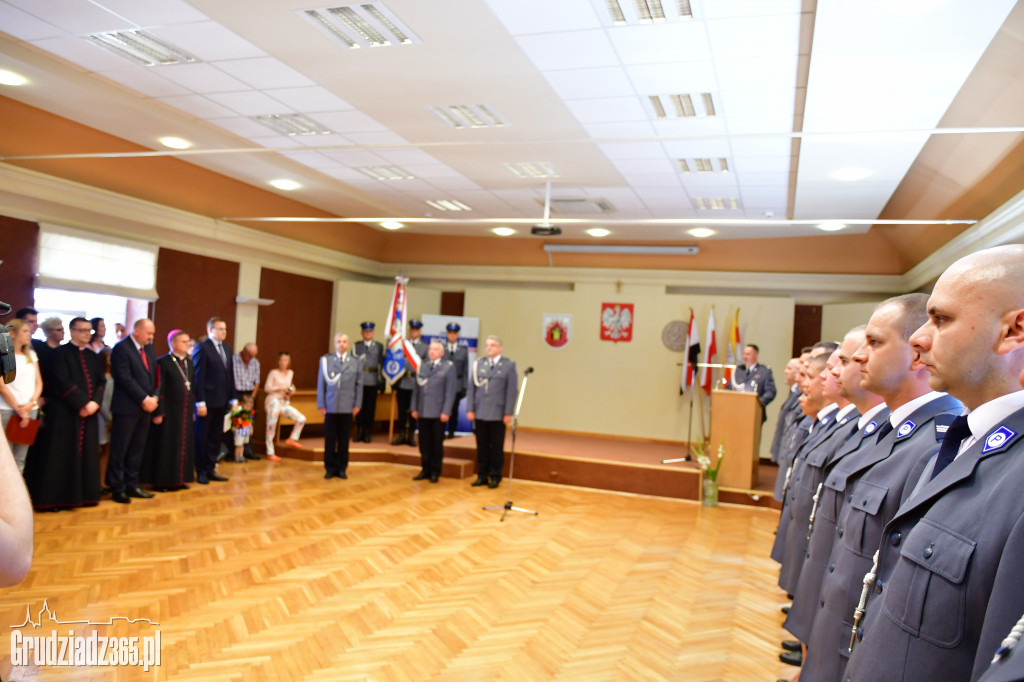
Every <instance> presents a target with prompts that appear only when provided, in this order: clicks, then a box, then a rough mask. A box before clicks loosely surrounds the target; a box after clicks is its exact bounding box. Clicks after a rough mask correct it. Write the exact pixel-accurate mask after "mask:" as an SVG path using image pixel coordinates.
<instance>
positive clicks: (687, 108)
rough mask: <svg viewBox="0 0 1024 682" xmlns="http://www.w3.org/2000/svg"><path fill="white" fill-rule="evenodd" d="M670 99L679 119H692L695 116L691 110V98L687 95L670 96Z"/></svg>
mask: <svg viewBox="0 0 1024 682" xmlns="http://www.w3.org/2000/svg"><path fill="white" fill-rule="evenodd" d="M671 99H672V106H673V107H674V108H675V110H676V116H678V117H679V118H692V117H694V116H696V115H697V112H696V111H695V110H694V108H693V98H692V97H690V96H689V95H672V98H671Z"/></svg>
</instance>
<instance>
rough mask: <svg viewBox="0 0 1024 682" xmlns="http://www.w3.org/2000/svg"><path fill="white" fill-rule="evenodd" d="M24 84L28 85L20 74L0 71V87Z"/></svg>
mask: <svg viewBox="0 0 1024 682" xmlns="http://www.w3.org/2000/svg"><path fill="white" fill-rule="evenodd" d="M25 83H28V79H27V78H25V77H24V76H22V75H21V74H20V73H14V72H13V71H8V70H7V69H0V85H24V84H25Z"/></svg>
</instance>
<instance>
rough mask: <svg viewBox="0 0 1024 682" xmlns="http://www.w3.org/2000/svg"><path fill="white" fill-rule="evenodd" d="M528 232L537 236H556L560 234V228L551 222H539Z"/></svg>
mask: <svg viewBox="0 0 1024 682" xmlns="http://www.w3.org/2000/svg"><path fill="white" fill-rule="evenodd" d="M530 233H531V234H535V235H537V236H538V237H556V236H558V235H560V234H562V228H560V227H559V226H558V225H552V224H551V223H540V224H538V225H534V226H533V227H531V228H530Z"/></svg>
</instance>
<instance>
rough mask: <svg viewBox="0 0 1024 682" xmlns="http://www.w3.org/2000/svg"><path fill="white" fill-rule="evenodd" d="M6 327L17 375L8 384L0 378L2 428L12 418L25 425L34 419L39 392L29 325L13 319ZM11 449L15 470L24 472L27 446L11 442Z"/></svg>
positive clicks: (36, 413)
mask: <svg viewBox="0 0 1024 682" xmlns="http://www.w3.org/2000/svg"><path fill="white" fill-rule="evenodd" d="M7 329H8V330H10V332H11V339H12V340H13V341H14V361H15V362H16V363H17V374H16V376H15V378H14V381H13V382H12V383H10V384H5V383H3V382H2V381H0V422H2V426H3V428H5V429H6V428H7V422H9V421H10V420H11V419H13V418H17V419H20V420H21V421H22V424H23V425H25V426H27V425H28V420H29V419H35V418H36V417H37V416H38V415H39V396H40V395H42V393H43V377H42V375H41V374H40V372H39V358H38V357H37V356H36V353H35V351H34V350H32V325H30V324H29V323H28V322H26V321H25V320H13V321H12V322H11V323H10V324H9V325H7ZM11 451H12V452H13V453H14V461H15V462H17V463H18V471H21V472H23V473H24V471H25V455H26V454H27V453H28V446H27V445H24V444H22V443H11Z"/></svg>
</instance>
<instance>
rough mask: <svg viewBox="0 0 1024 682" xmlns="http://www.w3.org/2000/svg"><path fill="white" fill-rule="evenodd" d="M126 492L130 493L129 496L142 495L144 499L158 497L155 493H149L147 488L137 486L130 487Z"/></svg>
mask: <svg viewBox="0 0 1024 682" xmlns="http://www.w3.org/2000/svg"><path fill="white" fill-rule="evenodd" d="M125 492H126V493H128V497H140V498H142V499H144V500H148V499H150V498H152V497H156V496H155V495H154V494H153V493H147V492H146V491H145V490H143V489H142V488H139V487H137V486H136V487H135V488H128V490H126V491H125Z"/></svg>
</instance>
